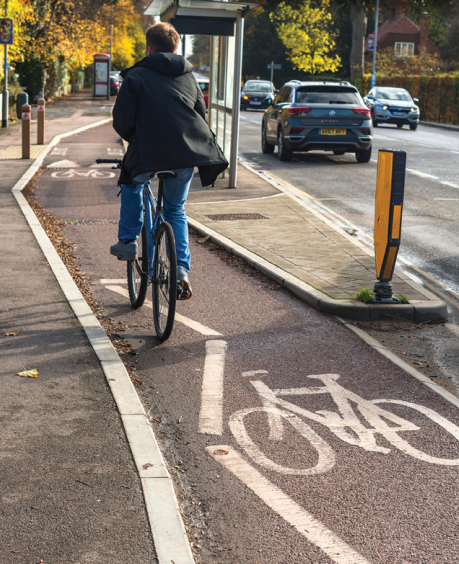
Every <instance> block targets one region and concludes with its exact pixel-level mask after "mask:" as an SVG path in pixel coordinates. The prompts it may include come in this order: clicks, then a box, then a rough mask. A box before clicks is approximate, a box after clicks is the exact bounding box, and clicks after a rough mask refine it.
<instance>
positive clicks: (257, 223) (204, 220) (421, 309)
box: [187, 165, 447, 322]
mask: <svg viewBox="0 0 459 564" xmlns="http://www.w3.org/2000/svg"><path fill="white" fill-rule="evenodd" d="M240 171H241V174H240V176H239V188H238V189H236V190H229V189H227V190H226V192H225V193H224V198H222V196H221V191H218V194H217V193H216V192H214V191H213V190H208V191H201V192H200V195H199V201H197V198H196V196H195V194H196V192H195V191H192V193H191V195H190V198H189V200H188V204H187V214H188V216H189V218H190V225H191V226H192V227H194V228H195V229H197V230H198V231H199V232H201V233H202V234H210V235H211V236H212V237H213V239H214V240H215V242H217V243H219V244H222V245H223V246H224V247H225V246H227V245H228V241H231V242H233V243H235V244H237V245H238V254H239V255H240V256H243V255H244V252H245V254H247V253H251V254H252V255H256V256H258V257H260V258H261V259H264V261H267V262H268V263H269V264H270V265H272V267H273V272H274V267H275V268H276V269H281V270H283V271H284V272H285V273H286V274H289V275H291V276H293V277H294V278H295V280H296V284H298V288H300V290H299V291H297V292H295V295H300V294H301V295H302V296H306V294H307V293H308V287H309V288H310V296H311V300H312V302H308V303H310V304H312V303H313V302H314V303H316V306H313V307H316V308H317V309H318V310H319V311H323V312H326V313H330V314H336V315H340V316H344V317H347V318H349V319H376V318H378V317H381V316H384V315H392V316H395V317H400V318H402V319H409V320H411V321H415V320H418V319H421V318H422V319H424V320H430V321H433V322H435V321H444V320H445V319H446V318H447V309H446V304H444V303H443V302H442V301H441V300H439V299H438V298H437V297H436V296H434V295H433V294H432V293H430V292H429V291H428V290H426V289H425V288H424V287H422V286H421V285H420V284H418V283H416V282H415V281H414V280H412V279H411V278H409V277H408V276H406V274H405V273H404V272H402V271H400V270H399V269H396V270H395V273H394V276H393V279H392V286H393V289H394V295H395V296H406V297H407V298H408V300H409V301H410V304H409V305H406V304H393V305H392V304H391V305H381V304H368V305H367V304H364V303H361V302H358V301H357V300H355V299H353V295H354V294H355V293H356V292H358V291H359V290H361V289H362V288H364V287H367V288H369V289H370V290H372V289H373V286H374V283H375V282H376V269H375V262H374V255H373V254H372V252H371V251H370V250H368V249H365V248H363V247H362V246H361V245H358V244H356V243H354V242H353V241H352V239H351V237H350V236H349V235H347V234H345V233H343V232H340V230H339V229H336V228H335V227H333V226H332V225H331V224H329V223H328V222H327V221H326V220H325V218H321V217H320V216H318V215H317V213H315V212H314V211H313V210H312V209H308V207H307V206H306V205H305V204H304V203H303V202H301V201H299V200H298V199H297V198H295V197H294V196H292V195H291V194H287V193H284V192H282V191H280V190H279V189H277V188H276V187H275V186H274V185H273V184H271V183H270V182H268V181H267V180H264V179H263V178H260V175H259V174H257V173H256V172H255V171H251V170H250V167H248V166H247V165H244V166H241V165H240ZM263 182H264V183H265V185H266V189H267V187H268V186H269V187H271V189H274V190H275V192H274V193H272V194H271V195H270V196H271V197H266V196H265V195H264V191H263V190H264V188H263ZM196 184H197V180H196V179H195V180H194V186H196ZM252 185H253V192H252V197H249V195H250V187H251V186H252ZM195 190H196V188H195ZM276 192H277V194H276ZM260 194H263V196H262V195H260ZM256 214H258V215H259V216H260V217H256ZM225 216H226V217H225ZM238 218H240V219H238ZM233 250H234V249H233ZM252 260H253V256H252ZM269 270H270V268H269V266H268V267H267V266H266V265H264V266H263V271H264V272H265V273H267V274H269ZM273 277H274V274H273ZM275 277H276V279H277V278H278V277H279V276H278V272H276V276H275ZM292 284H295V282H292V280H289V287H290V288H291V287H292ZM316 292H319V293H320V294H321V297H320V299H319V300H318V301H317V293H316Z"/></svg>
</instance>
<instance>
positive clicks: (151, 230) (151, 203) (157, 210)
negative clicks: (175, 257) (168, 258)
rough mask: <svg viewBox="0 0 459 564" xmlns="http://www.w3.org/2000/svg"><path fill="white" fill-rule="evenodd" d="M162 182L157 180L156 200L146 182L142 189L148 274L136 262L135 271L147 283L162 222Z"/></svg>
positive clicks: (151, 271)
mask: <svg viewBox="0 0 459 564" xmlns="http://www.w3.org/2000/svg"><path fill="white" fill-rule="evenodd" d="M162 184H163V181H162V180H161V179H160V180H159V188H158V200H156V198H155V197H154V195H153V192H152V191H151V187H150V182H147V183H146V184H145V186H144V189H143V202H144V208H145V228H146V232H147V248H148V272H146V273H145V272H143V271H142V270H141V268H140V265H139V263H138V262H136V267H137V270H138V272H139V274H140V276H148V282H149V283H151V282H153V259H154V255H155V238H156V233H157V231H158V228H159V226H160V225H161V223H163V222H164V218H163V215H162V213H161V212H162V208H161V202H162V188H163V186H162Z"/></svg>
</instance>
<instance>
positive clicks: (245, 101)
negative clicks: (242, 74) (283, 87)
mask: <svg viewBox="0 0 459 564" xmlns="http://www.w3.org/2000/svg"><path fill="white" fill-rule="evenodd" d="M276 94H277V90H276V89H275V88H274V84H273V83H272V82H269V81H268V80H248V81H247V82H246V83H245V84H244V86H243V87H242V91H241V110H248V109H249V108H250V109H252V110H261V109H263V108H265V109H266V108H269V106H270V105H271V104H272V103H273V100H274V97H275V95H276Z"/></svg>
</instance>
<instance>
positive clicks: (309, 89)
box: [295, 86, 360, 104]
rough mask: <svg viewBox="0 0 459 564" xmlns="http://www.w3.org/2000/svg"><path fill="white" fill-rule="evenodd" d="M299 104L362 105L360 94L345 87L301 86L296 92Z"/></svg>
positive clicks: (296, 99)
mask: <svg viewBox="0 0 459 564" xmlns="http://www.w3.org/2000/svg"><path fill="white" fill-rule="evenodd" d="M295 102H296V103H297V104H360V98H359V95H358V93H357V92H356V91H355V90H354V89H353V88H346V87H343V86H301V87H300V88H298V90H297V91H296V97H295Z"/></svg>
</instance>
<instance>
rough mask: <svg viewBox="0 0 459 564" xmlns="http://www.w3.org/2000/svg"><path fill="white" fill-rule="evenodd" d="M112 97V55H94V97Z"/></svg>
mask: <svg viewBox="0 0 459 564" xmlns="http://www.w3.org/2000/svg"><path fill="white" fill-rule="evenodd" d="M102 97H103V98H107V100H108V99H109V98H110V55H107V53H97V54H96V55H94V98H102Z"/></svg>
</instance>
